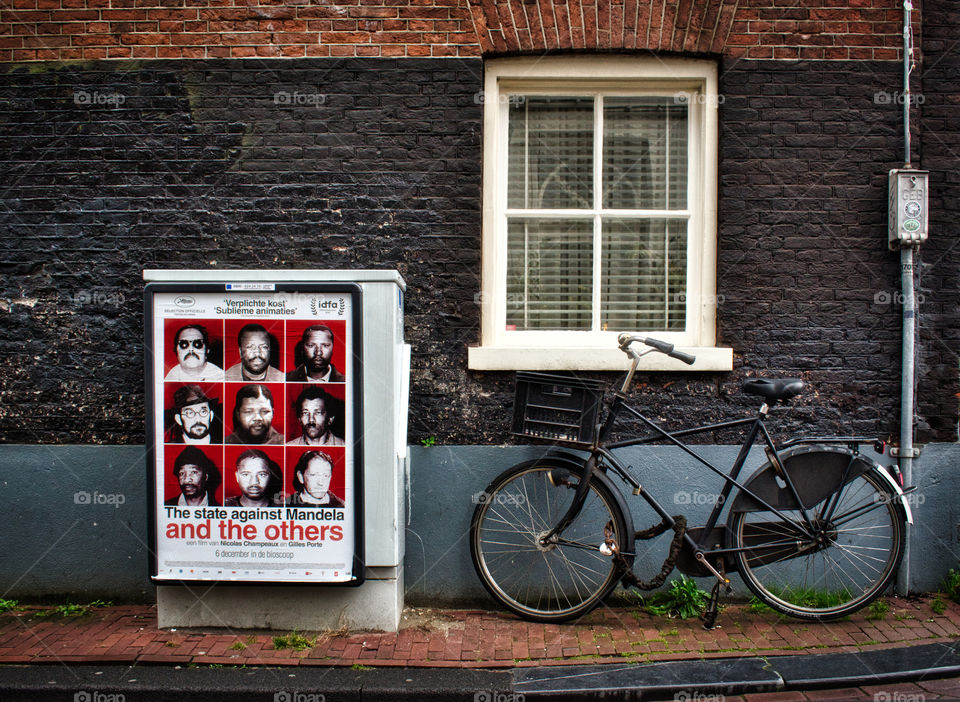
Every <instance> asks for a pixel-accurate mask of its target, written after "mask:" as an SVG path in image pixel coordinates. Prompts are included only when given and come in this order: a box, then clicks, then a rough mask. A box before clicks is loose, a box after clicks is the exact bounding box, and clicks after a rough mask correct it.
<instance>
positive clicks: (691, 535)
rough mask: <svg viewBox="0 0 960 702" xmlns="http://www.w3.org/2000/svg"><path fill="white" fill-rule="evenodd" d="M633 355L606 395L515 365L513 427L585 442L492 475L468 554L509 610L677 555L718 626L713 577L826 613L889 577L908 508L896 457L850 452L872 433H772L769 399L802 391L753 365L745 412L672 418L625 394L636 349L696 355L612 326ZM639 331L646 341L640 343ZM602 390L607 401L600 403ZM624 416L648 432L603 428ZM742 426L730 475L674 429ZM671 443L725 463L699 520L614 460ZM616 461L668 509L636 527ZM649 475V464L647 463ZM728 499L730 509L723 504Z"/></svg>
mask: <svg viewBox="0 0 960 702" xmlns="http://www.w3.org/2000/svg"><path fill="white" fill-rule="evenodd" d="M619 343H620V349H621V350H622V351H623V352H624V353H626V354H627V355H628V356H629V357H630V358H632V359H633V363H632V366H631V368H630V370H629V371H627V373H626V377H625V378H624V380H623V383H622V385H621V387H620V389H619V390H618V391H616V392H615V393H614V394H613V395H612V397H611V398H610V399H609V401H607V402H606V403H604V392H603V383H601V382H599V381H590V380H580V379H575V378H567V377H562V376H554V375H549V374H542V373H518V375H517V401H516V404H515V407H514V424H513V433H515V434H518V435H521V436H526V437H536V438H541V439H549V440H552V441H555V442H561V443H569V444H571V445H572V446H574V447H576V448H580V449H583V450H585V451H588V452H589V455H587V456H586V457H585V456H584V455H582V454H579V455H578V454H576V453H572V452H570V451H566V450H557V449H552V450H550V451H548V452H547V453H546V454H545V455H544V456H542V457H540V458H538V459H536V460H532V461H525V462H523V463H520V464H518V465H515V466H513V467H512V468H510V469H508V470H506V471H504V472H503V473H501V474H500V475H499V476H497V477H496V478H495V479H494V480H493V482H492V483H490V485H489V486H488V487H487V489H486V491H485V493H484V497H483V499H482V500H481V501H480V504H478V505H477V508H476V510H475V511H474V514H473V520H472V522H471V526H470V551H471V555H472V557H473V563H474V567H475V568H476V570H477V574H478V575H479V576H480V579H481V580H482V581H483V584H484V586H485V587H486V589H487V590H488V591H489V592H490V594H491V595H492V596H493V597H494V598H496V599H497V600H498V601H499V602H500V603H501V604H502V605H503V606H504V607H506V608H507V609H509V610H511V611H512V612H515V613H516V614H518V615H520V616H521V617H524V618H526V619H530V620H533V621H539V622H561V621H566V620H570V619H574V618H577V617H580V616H582V615H584V614H586V613H587V612H589V611H591V610H592V609H593V608H594V607H596V606H597V605H598V604H599V603H600V602H601V601H603V599H604V598H605V597H606V596H607V595H609V594H610V593H611V592H612V591H613V589H614V588H615V587H616V585H617V583H618V582H621V581H622V582H623V584H624V585H632V586H636V587H639V588H642V589H654V588H656V587H659V586H660V585H662V584H663V583H664V581H665V579H666V577H667V575H668V574H669V573H670V572H671V571H672V570H673V568H674V567H677V568H679V569H680V570H681V572H683V573H685V574H688V575H693V576H712V577H713V578H715V584H714V587H713V591H712V593H711V597H710V600H709V605H708V607H707V610H706V613H705V615H704V626H706V627H708V628H710V627H712V626H713V625H714V623H715V620H716V616H717V600H718V597H719V595H720V590H721V588H724V589H726V590H727V591H728V592H729V583H730V580H729V577H728V576H729V575H730V574H732V573H739V574H740V576H741V578H742V579H743V581H744V582H745V583H746V585H747V587H749V588H750V590H751V591H752V592H753V593H754V594H755V595H756V596H757V597H758V598H760V600H762V601H763V602H765V603H766V604H767V605H769V606H770V607H772V608H773V609H775V610H777V611H779V612H782V613H784V614H788V615H792V616H795V617H799V618H802V619H810V620H818V621H825V620H830V619H836V618H839V617H842V616H845V615H847V614H850V613H851V612H854V611H856V610H858V609H860V608H861V607H864V606H865V605H867V604H868V603H870V602H871V601H872V600H873V599H874V598H876V597H877V596H879V595H880V594H881V593H882V592H883V591H884V590H885V589H886V587H887V586H888V584H889V583H890V581H891V579H892V578H893V577H894V575H895V573H896V570H897V566H898V565H899V563H900V559H901V557H902V556H903V549H904V541H905V534H906V526H905V525H906V523H907V522H910V523H912V522H913V518H912V515H911V512H910V507H909V505H908V504H907V500H906V499H905V495H906V494H907V493H909V492H910V491H911V490H912V489H913V488H909V489H907V490H904V489H902V488H901V486H900V484H899V482H900V476H899V472H898V471H897V469H896V468H895V467H890V468H884V467H882V466H880V465H879V464H877V463H876V462H875V461H873V460H872V459H870V458H869V457H867V456H865V455H864V454H863V453H861V452H860V446H861V445H863V444H870V443H873V445H874V449H875V450H876V451H878V452H879V453H882V452H883V450H884V448H885V447H884V444H883V442H880V441H874V440H872V439H865V438H858V437H829V438H823V437H820V438H799V439H794V440H790V441H786V442H784V443H781V444H779V445H775V444H774V442H773V440H772V439H771V438H770V435H769V434H768V433H767V428H766V426H765V425H764V419H765V418H766V417H767V415H768V412H769V408H770V405H771V404H774V405H775V404H777V403H779V402H783V401H784V400H787V399H789V398H791V397H794V396H796V395H797V394H799V393H800V391H801V390H802V388H803V382H802V381H800V380H797V379H775V380H774V379H754V380H747V381H745V382H744V385H743V389H744V390H745V391H746V392H747V393H751V394H754V395H758V396H760V397H761V398H763V405H762V406H761V407H760V410H759V412H758V413H757V414H756V415H755V416H753V417H750V418H746V419H740V420H734V421H727V422H722V423H719V424H710V425H704V426H698V427H694V428H690V429H683V430H680V431H667V430H665V429H664V428H662V427H661V426H659V425H658V424H656V423H655V422H653V421H652V420H651V419H649V418H647V417H645V416H644V415H643V414H641V413H640V412H639V411H637V410H636V409H635V408H633V407H631V406H629V405H628V404H627V402H626V399H627V391H628V390H629V388H630V385H631V382H632V380H633V376H634V374H635V373H636V370H637V366H638V362H639V360H640V358H641V357H642V356H644V355H646V354H648V353H652V352H660V353H664V354H666V355H668V356H670V357H672V358H676V359H679V360H681V361H683V362H685V363H688V364H692V363H693V362H694V361H695V358H694V357H693V356H690V355H689V354H686V353H683V352H680V351H676V350H674V347H673V346H672V345H671V344H668V343H665V342H663V341H659V340H656V339H651V338H645V337H642V336H636V335H626V334H624V335H621V336H620V339H619ZM639 344H644V345H645V346H646V347H648V348H643V349H642V350H640V351H638V350H637V349H636V348H635V347H636V346H637V345H639ZM604 405H605V411H604ZM623 415H628V416H630V417H632V418H634V419H635V420H639V422H640V423H641V424H642V425H644V426H646V427H648V428H649V430H650V431H649V433H646V434H644V435H643V436H638V437H636V438H630V439H628V440H625V441H616V442H609V441H608V439H609V437H610V436H611V433H612V431H613V428H614V425H615V424H616V422H617V419H618V418H619V417H621V416H623ZM734 428H739V429H740V430H741V431H742V430H744V429H745V430H746V438H745V440H744V442H743V446H742V448H741V449H740V452H739V454H738V456H737V458H736V461H735V462H734V464H733V467H732V468H731V469H730V472H729V474H725V473H724V472H723V471H722V470H721V469H720V468H717V467H716V466H715V465H713V464H712V463H711V462H710V461H708V460H706V459H704V458H703V457H701V456H700V455H698V453H697V452H696V451H694V450H693V449H692V448H690V447H689V446H687V445H686V444H684V443H683V442H682V441H681V438H682V437H685V436H690V435H694V434H700V433H706V432H714V431H719V430H727V429H734ZM758 437H762V440H763V444H764V445H765V452H766V456H767V461H766V463H764V464H763V465H762V466H761V467H760V468H759V469H757V471H756V472H754V473H753V475H751V476H750V477H748V478H747V479H746V480H744V481H740V480H738V477H739V474H740V471H741V469H742V467H743V465H744V462H745V461H746V459H747V454H748V452H749V451H750V448H751V446H753V444H754V442H755V441H756V440H757V439H758ZM653 442H661V443H662V442H667V443H669V444H672V445H674V446H677V447H679V448H680V449H682V450H683V451H684V452H685V453H687V454H689V455H690V456H692V457H693V458H695V459H696V460H697V461H699V462H700V463H701V464H703V465H704V466H706V467H707V468H709V469H710V470H712V471H713V472H715V473H717V474H718V475H720V476H721V477H722V478H723V481H724V482H723V488H722V490H721V491H720V493H719V494H718V497H717V499H716V501H715V504H714V507H713V510H712V511H711V513H710V516H709V518H708V519H707V523H706V524H705V525H703V526H701V527H697V528H687V524H686V519H685V518H684V517H682V516H671V515H670V514H669V513H668V512H667V511H666V510H665V509H664V508H663V507H662V506H661V505H660V503H659V502H657V501H656V499H654V497H653V495H652V494H650V492H649V491H648V490H647V489H645V488H644V486H643V485H641V483H640V481H639V480H638V479H637V478H635V477H634V476H633V475H631V474H630V472H628V470H627V468H626V467H625V466H624V465H623V464H622V463H621V462H620V461H618V460H617V458H616V456H615V453H614V452H615V451H616V450H617V449H620V448H624V447H627V446H635V445H638V444H646V443H653ZM611 476H616V477H617V478H619V479H620V480H621V481H622V482H623V483H625V484H626V485H628V486H629V487H630V490H631V492H632V493H633V494H634V495H639V496H641V497H643V499H644V500H646V502H647V503H648V504H649V505H650V507H652V508H653V509H654V511H655V512H656V513H657V514H658V515H659V516H660V518H661V519H662V521H661V523H660V524H657V525H655V526H653V527H651V528H649V529H646V530H642V531H635V530H634V527H633V519H632V516H631V513H630V510H629V509H628V507H627V503H626V501H625V499H624V496H623V494H622V493H621V492H620V490H619V489H618V488H617V486H616V484H615V483H614V481H613V479H612V477H611ZM651 477H652V476H651ZM726 506H729V510H728V512H727V516H726V521H725V523H721V521H720V516H721V513H722V512H723V510H724V508H725V507H726ZM670 530H672V531H673V532H674V534H673V541H672V543H671V548H670V553H669V555H668V557H667V559H666V561H665V562H664V564H663V566H662V568H661V570H660V572H659V574H657V575H656V577H654V578H652V579H651V580H648V581H642V580H640V579H638V578H637V577H636V576H635V575H634V574H633V561H634V557H635V551H634V544H635V541H636V540H637V539H647V538H652V537H654V536H656V535H659V534H662V533H665V532H667V531H670Z"/></svg>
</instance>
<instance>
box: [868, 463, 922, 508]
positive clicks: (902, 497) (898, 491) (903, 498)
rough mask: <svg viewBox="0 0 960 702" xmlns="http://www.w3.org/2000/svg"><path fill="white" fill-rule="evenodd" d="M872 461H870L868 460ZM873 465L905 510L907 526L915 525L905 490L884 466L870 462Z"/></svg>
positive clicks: (875, 471)
mask: <svg viewBox="0 0 960 702" xmlns="http://www.w3.org/2000/svg"><path fill="white" fill-rule="evenodd" d="M866 460H868V461H870V459H866ZM870 463H872V464H873V472H874V473H876V474H877V475H879V476H880V477H881V478H883V480H884V481H885V482H886V483H887V485H889V486H890V487H891V488H892V489H893V492H894V494H895V495H896V500H897V502H898V503H899V504H900V507H901V508H903V518H904V519H906V520H907V524H913V510H911V509H910V503H909V502H908V501H907V494H906V493H905V492H904V491H903V488H901V487H900V485H899V484H898V483H897V481H896V480H894V479H893V476H892V475H890V473H888V472H887V471H886V470H885V469H884V467H883V466H881V465H880V464H879V463H876V462H875V461H870Z"/></svg>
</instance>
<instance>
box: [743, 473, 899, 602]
mask: <svg viewBox="0 0 960 702" xmlns="http://www.w3.org/2000/svg"><path fill="white" fill-rule="evenodd" d="M896 499H897V497H896V495H895V494H894V492H893V490H892V489H891V488H890V486H889V485H886V484H885V483H884V481H883V480H882V478H880V477H878V476H877V475H875V474H874V473H873V472H872V471H868V472H865V473H862V474H861V475H859V476H857V477H856V478H854V479H852V480H850V481H848V482H847V483H846V484H844V485H842V486H840V487H839V488H838V489H837V490H836V491H834V492H833V493H832V494H830V495H829V496H827V497H825V498H824V499H823V500H822V501H821V502H819V503H818V504H817V505H814V506H813V507H812V508H810V509H808V510H807V513H808V514H809V515H810V517H811V519H812V521H813V529H812V530H811V533H810V534H805V533H804V532H803V531H802V530H800V529H799V528H798V527H797V526H795V525H794V524H791V523H789V522H787V521H784V520H783V519H781V518H780V517H778V516H777V515H775V514H774V513H772V512H769V511H763V510H760V511H743V512H737V513H736V514H735V515H734V518H733V522H732V530H733V535H734V539H735V543H736V545H737V547H738V548H742V549H744V550H743V551H739V552H737V563H738V566H739V570H740V574H741V576H742V577H743V580H744V582H745V583H746V584H747V587H749V588H750V589H751V590H752V591H753V592H754V594H756V595H757V597H759V598H760V599H761V600H763V601H764V602H765V603H766V604H768V605H769V606H770V607H772V608H773V609H775V610H777V611H779V612H782V613H784V614H788V615H790V616H794V617H799V618H801V619H812V620H817V621H826V620H830V619H837V618H839V617H843V616H845V615H847V614H850V613H852V612H855V611H856V610H858V609H860V608H861V607H864V606H866V605H867V604H869V603H870V602H871V601H872V600H874V599H875V598H876V597H878V596H879V595H880V594H881V593H882V592H883V591H884V589H885V588H886V587H887V585H888V584H889V583H890V580H891V579H892V578H893V576H894V574H895V572H896V570H897V566H898V565H899V564H900V559H901V558H902V557H903V548H904V541H905V533H906V530H905V528H904V520H903V517H902V515H901V513H900V510H899V507H898V506H897V504H896ZM781 513H782V514H784V515H785V516H787V517H788V518H789V519H790V520H792V521H795V522H796V523H798V524H802V523H803V522H802V516H801V513H800V511H799V510H794V509H788V510H781Z"/></svg>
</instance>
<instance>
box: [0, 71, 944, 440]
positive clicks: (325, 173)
mask: <svg viewBox="0 0 960 702" xmlns="http://www.w3.org/2000/svg"><path fill="white" fill-rule="evenodd" d="M481 72H482V69H481V63H480V61H478V60H387V59H349V60H339V61H338V60H295V61H294V60H281V61H266V62H262V61H256V62H243V61H234V62H229V61H208V62H199V61H197V62H189V61H184V62H181V61H176V62H151V63H143V64H126V63H117V62H110V63H96V64H89V65H83V66H81V65H74V66H62V67H56V66H52V65H46V64H33V65H31V66H29V67H19V68H16V67H13V68H10V69H9V70H8V71H7V72H6V73H5V74H3V75H0V159H2V160H3V163H2V165H0V168H2V169H3V172H4V174H5V176H4V178H5V188H4V192H5V195H4V196H3V208H2V209H0V221H2V225H0V226H2V229H0V236H2V237H3V240H4V242H3V243H4V250H5V253H4V254H3V259H2V265H3V273H4V276H3V280H2V283H0V285H2V288H0V306H2V309H0V316H2V319H3V325H2V328H0V393H2V395H0V408H2V411H0V440H3V441H7V442H15V441H20V442H28V443H34V442H80V443H86V442H91V443H92V442H106V443H130V442H139V441H142V440H143V427H142V391H141V386H142V370H141V365H142V361H141V358H142V345H141V342H140V339H141V335H142V331H141V325H142V318H141V315H140V295H141V291H142V282H141V279H140V271H141V269H142V268H143V267H181V266H183V267H187V266H196V267H208V266H216V267H224V268H239V267H244V268H246V267H279V268H284V267H293V268H307V267H311V268H368V267H396V268H397V269H399V270H400V272H401V273H402V274H403V276H404V277H405V278H406V280H407V282H408V284H409V286H410V288H409V290H408V295H407V336H408V340H409V341H410V342H411V343H412V344H413V352H414V355H413V367H414V368H413V379H412V394H413V396H412V398H411V417H410V418H411V435H410V439H411V441H412V442H416V441H417V440H418V439H420V438H423V437H427V436H435V437H436V438H437V440H438V441H439V442H441V443H499V442H503V441H506V440H508V436H507V426H508V417H507V415H508V410H507V408H508V407H509V405H510V402H511V385H512V382H511V374H507V373H474V372H470V371H468V370H466V347H467V346H468V345H470V344H475V343H477V342H478V341H479V307H478V306H477V305H476V304H475V302H474V300H475V295H476V293H477V292H478V291H479V272H480V153H481V133H480V119H481V106H480V105H479V104H478V101H477V100H476V99H475V96H476V94H477V92H478V91H479V90H480V88H481V87H482V79H481ZM721 73H722V79H721V92H722V94H723V95H724V98H725V101H724V103H723V105H722V107H721V113H720V114H721V145H720V155H721V166H720V175H721V182H720V242H719V261H720V263H719V272H718V278H719V289H718V292H719V294H720V295H721V296H722V298H721V304H720V305H719V308H718V309H719V319H718V325H719V330H720V343H722V344H725V345H730V346H732V347H733V348H734V350H735V354H736V360H735V365H736V368H735V370H734V372H733V373H715V374H706V375H704V374H667V375H664V374H647V375H644V376H643V377H641V378H640V382H641V389H640V390H639V393H638V397H639V399H640V401H641V404H643V405H644V406H645V407H647V408H648V409H650V410H651V413H652V415H653V416H660V417H665V418H679V417H684V418H686V419H703V420H708V419H713V418H718V417H724V416H729V415H730V414H731V413H736V412H742V411H743V410H744V409H745V408H747V407H752V406H754V405H755V403H754V402H752V401H749V400H745V399H744V398H743V397H742V396H741V395H740V394H739V393H738V391H737V387H738V385H739V381H740V379H741V378H742V377H744V376H746V375H754V374H759V373H769V374H774V373H781V374H790V375H800V376H802V377H804V378H805V379H806V380H808V381H810V383H811V385H812V386H813V390H812V391H811V392H809V393H808V394H807V395H806V396H805V397H803V398H802V399H800V400H799V401H797V402H796V403H794V404H793V405H792V408H791V409H790V410H788V411H787V412H785V413H783V414H782V415H781V420H782V423H781V425H780V426H781V427H782V428H783V429H784V430H793V429H799V428H803V429H805V430H807V431H809V432H811V433H816V432H833V431H843V432H865V433H871V434H883V435H887V434H891V433H895V429H896V424H897V408H898V401H897V397H898V382H897V376H898V372H899V320H898V315H897V310H896V309H895V306H894V305H892V304H877V303H876V300H878V299H881V298H878V297H877V296H878V295H881V294H882V293H885V292H886V293H891V294H892V293H895V291H896V285H897V259H896V255H895V254H893V253H891V252H888V251H887V250H886V243H885V242H886V229H885V226H886V225H885V222H886V171H887V169H888V168H890V167H893V166H895V165H898V163H897V159H898V158H899V154H900V143H899V131H898V130H899V128H900V127H899V111H898V110H897V109H896V107H895V106H893V105H889V104H881V103H878V102H877V101H875V100H874V93H876V92H878V91H882V90H887V91H892V90H893V89H894V88H895V86H896V85H897V80H898V75H899V67H898V66H897V65H896V64H885V63H871V64H863V63H850V64H847V63H836V62H826V63H816V62H807V63H779V62H759V61H753V62H747V61H741V62H732V61H731V62H730V63H729V65H722V66H721ZM891 86H893V87H891ZM294 94H299V95H300V97H299V98H292V100H293V101H295V102H299V104H294V105H291V104H287V103H288V102H289V101H288V100H287V99H286V98H285V96H287V95H294ZM78 95H79V98H78V97H77V96H78ZM85 96H89V97H85ZM78 102H79V103H80V104H78ZM278 103H279V104H278ZM953 314H954V315H955V314H956V313H955V311H954V313H953ZM948 316H949V315H948ZM954 328H955V325H954ZM607 377H612V376H607ZM953 382H954V385H955V375H954V376H953ZM951 392H955V388H951V387H949V386H948V387H945V388H941V389H940V390H939V391H938V393H935V395H936V397H941V396H944V395H946V394H948V393H951ZM934 404H935V403H931V402H927V404H926V405H924V407H927V406H931V407H932V406H934ZM945 416H946V417H947V418H948V419H949V413H948V414H947V415H945ZM952 421H953V422H954V424H955V422H956V412H955V407H954V410H953V415H952ZM931 424H932V423H931ZM932 436H939V437H942V438H949V437H948V436H947V434H946V433H944V432H942V431H940V430H937V431H935V432H934V433H933V434H932ZM730 439H732V437H716V438H715V439H714V440H717V441H726V440H730Z"/></svg>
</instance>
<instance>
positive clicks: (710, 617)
mask: <svg viewBox="0 0 960 702" xmlns="http://www.w3.org/2000/svg"><path fill="white" fill-rule="evenodd" d="M724 581H725V582H721V581H720V580H717V581H716V582H715V583H714V584H713V589H712V590H710V601H709V602H708V603H707V609H706V610H705V611H704V613H703V617H702V621H703V628H704V629H706V630H707V631H710V630H711V629H713V628H715V627H716V626H717V614H718V607H717V604H718V602H719V601H720V588H721V587H723V588H724V590H726V591H727V593H730V592H731V591H732V589H733V588H731V587H730V581H729V580H727V579H726V570H724Z"/></svg>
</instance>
